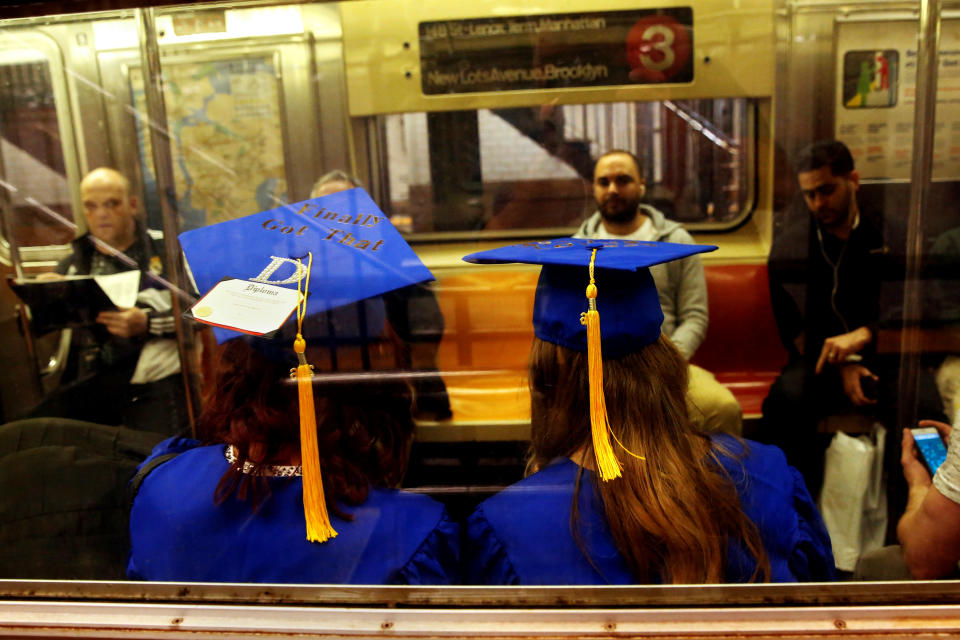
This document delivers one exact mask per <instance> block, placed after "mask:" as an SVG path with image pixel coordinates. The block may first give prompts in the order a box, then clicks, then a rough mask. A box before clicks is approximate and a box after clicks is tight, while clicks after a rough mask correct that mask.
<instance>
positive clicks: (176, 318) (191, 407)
mask: <svg viewBox="0 0 960 640" xmlns="http://www.w3.org/2000/svg"><path fill="white" fill-rule="evenodd" d="M137 18H138V20H137V30H138V32H139V36H140V37H139V40H140V67H141V69H142V71H143V89H144V96H145V98H146V104H147V122H148V125H149V134H150V147H151V149H152V151H153V166H154V172H155V174H156V178H157V190H158V192H159V194H160V208H161V212H162V214H163V215H162V217H163V242H164V248H165V250H166V264H165V270H166V273H167V278H168V279H169V280H170V282H171V283H173V285H174V288H173V290H172V291H171V296H170V297H171V301H172V304H173V322H174V327H175V328H176V332H177V347H178V350H179V353H180V371H181V374H182V375H183V383H184V386H185V387H186V394H185V395H186V403H187V415H188V417H189V419H190V430H191V432H192V433H193V434H194V435H196V418H195V412H196V407H197V406H198V405H197V402H196V392H197V389H196V385H194V384H193V378H194V373H193V366H192V362H193V359H192V357H191V355H192V354H193V351H194V349H193V346H194V340H193V332H192V331H191V330H190V328H189V327H186V326H184V322H183V315H182V309H181V296H182V295H184V294H183V290H184V286H185V283H186V282H187V279H186V277H185V272H184V269H183V263H182V261H181V259H180V243H179V242H178V241H177V235H178V234H179V233H180V216H179V211H178V210H177V197H176V189H175V186H174V180H173V161H172V159H171V153H170V132H169V130H168V128H167V108H166V104H165V103H164V100H163V76H162V75H161V68H160V47H159V45H158V44H157V32H156V24H155V14H154V9H152V8H147V9H137Z"/></svg>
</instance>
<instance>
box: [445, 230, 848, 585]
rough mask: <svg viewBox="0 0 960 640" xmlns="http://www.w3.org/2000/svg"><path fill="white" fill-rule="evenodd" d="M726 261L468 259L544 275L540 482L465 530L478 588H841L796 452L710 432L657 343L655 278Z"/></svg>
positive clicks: (560, 248) (580, 246) (673, 358)
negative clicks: (791, 461)
mask: <svg viewBox="0 0 960 640" xmlns="http://www.w3.org/2000/svg"><path fill="white" fill-rule="evenodd" d="M715 248H716V247H707V246H698V245H686V244H683V245H673V244H669V243H662V242H656V243H646V242H637V241H622V240H603V241H597V240H577V239H574V240H571V239H567V238H565V239H561V240H552V241H542V242H527V243H523V244H520V245H513V246H510V247H502V248H500V249H494V250H491V251H485V252H480V253H475V254H472V255H470V256H467V257H465V258H464V259H465V260H466V261H468V262H474V263H481V264H484V263H493V264H499V263H528V264H540V265H543V268H542V270H541V274H540V280H539V283H538V286H537V291H536V298H535V303H534V312H533V322H534V333H535V335H536V337H537V339H538V340H537V341H535V345H534V350H533V354H532V364H531V374H530V375H531V401H532V406H533V420H532V459H531V466H532V469H533V470H534V471H536V472H535V473H533V474H532V475H529V476H528V477H527V478H525V479H524V480H522V481H520V482H518V483H516V484H514V485H512V486H510V487H508V488H507V489H505V490H504V491H502V492H500V493H499V494H497V495H495V496H493V497H492V498H490V499H488V500H486V501H485V502H483V503H482V504H481V505H480V506H479V507H478V508H477V509H476V511H475V512H474V513H473V515H471V516H470V518H469V519H468V521H467V524H466V527H467V529H466V535H465V541H466V542H465V544H466V546H465V548H464V550H463V555H464V567H465V569H464V571H465V576H464V580H465V582H466V583H468V584H521V585H582V584H585V585H604V584H630V583H638V582H640V583H644V582H646V583H658V582H747V581H751V580H765V579H769V580H771V581H777V582H789V581H798V580H806V581H810V580H813V581H819V580H831V579H832V578H833V573H834V572H833V557H832V553H831V546H830V539H829V537H828V535H827V531H826V529H825V527H824V525H823V521H822V520H821V518H820V515H819V513H818V512H817V509H816V507H815V505H814V503H813V500H812V499H811V497H810V495H809V493H808V492H807V490H806V488H805V485H804V483H803V480H802V478H801V477H800V475H799V474H798V473H797V471H796V470H795V469H793V468H791V467H789V466H788V465H787V463H786V460H785V457H784V455H783V453H782V452H781V451H780V450H779V449H777V448H775V447H770V446H765V445H761V444H758V443H754V442H749V441H745V440H741V439H738V438H733V437H731V436H728V435H722V434H721V435H714V436H712V437H710V436H706V435H704V434H700V433H697V432H696V430H695V429H694V428H693V427H692V426H690V425H689V418H688V417H687V416H686V409H685V405H684V404H683V393H684V391H685V389H684V388H679V389H677V388H671V387H683V386H684V385H685V381H686V377H685V374H684V373H683V372H684V363H683V358H682V357H680V356H679V352H677V351H676V349H675V347H673V345H672V344H670V343H669V339H667V338H661V336H660V325H661V322H662V312H661V310H660V306H659V301H658V298H657V292H656V288H655V286H654V284H653V280H652V278H651V276H650V273H649V270H648V269H647V267H648V266H650V265H652V264H658V263H661V262H666V261H668V260H672V259H677V258H682V257H686V256H688V255H691V254H692V253H696V252H702V251H708V250H712V249H715ZM588 282H589V283H590V284H589V286H588ZM553 345H556V347H554V346H553ZM580 354H583V357H581V355H580ZM664 361H666V362H667V363H668V365H662V364H659V365H658V364H648V363H654V362H664ZM576 366H580V367H582V368H583V369H589V371H586V370H582V371H575V370H572V367H576ZM631 367H632V368H631ZM588 374H589V375H588ZM610 374H613V375H612V376H611V375H610ZM613 376H618V377H620V378H630V379H631V383H630V384H623V380H619V381H614V380H611V377H613ZM571 381H573V382H571ZM631 385H633V386H631ZM588 386H589V388H587V387H588ZM604 392H605V393H604ZM626 392H629V393H630V394H634V393H635V394H636V395H638V396H640V395H642V394H646V395H647V397H648V400H647V401H646V404H645V405H643V404H635V403H632V402H633V401H632V400H631V399H627V398H626V395H628V394H627V393H626ZM587 396H589V399H588V398H587ZM620 405H623V406H625V407H629V409H623V407H621V406H620ZM638 406H642V407H643V408H644V411H638V412H637V413H638V414H642V415H634V414H631V413H630V411H631V410H632V409H633V408H635V407H638ZM588 414H589V415H588ZM671 422H675V423H676V424H671ZM571 434H572V435H571ZM617 483H621V484H617ZM651 514H652V515H651ZM612 519H616V522H614V521H613V520H612ZM637 523H642V524H641V525H638V524H637ZM700 533H702V536H699V538H700V539H698V534H700ZM618 540H619V541H618ZM698 545H699V546H698ZM625 549H626V550H628V551H629V553H625V551H624V550H625ZM705 550H706V551H705ZM628 556H629V557H628ZM704 558H712V560H704Z"/></svg>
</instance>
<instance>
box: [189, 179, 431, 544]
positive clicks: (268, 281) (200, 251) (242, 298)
mask: <svg viewBox="0 0 960 640" xmlns="http://www.w3.org/2000/svg"><path fill="white" fill-rule="evenodd" d="M180 246H181V247H182V249H183V253H184V257H185V258H186V261H187V266H188V268H189V271H190V274H191V276H192V278H193V280H194V284H195V285H196V287H197V290H198V291H199V292H200V293H201V294H203V296H202V297H201V299H200V301H199V302H197V303H196V304H195V305H194V306H193V307H192V308H191V312H192V314H193V316H194V318H195V319H196V320H198V321H199V322H204V323H206V324H210V325H213V326H214V327H215V329H214V332H215V333H216V336H217V341H218V342H220V343H222V342H225V341H227V340H230V339H231V338H236V337H238V336H240V335H243V334H249V335H254V336H264V337H268V338H269V337H271V336H272V335H273V333H274V332H275V331H276V330H277V329H279V328H281V327H284V325H286V327H288V328H289V327H291V325H293V323H292V322H289V323H288V322H287V321H288V319H289V318H291V317H292V316H294V312H296V323H295V330H291V331H284V332H283V334H284V335H286V334H288V333H289V334H291V337H290V338H289V342H288V343H287V344H289V346H290V347H292V350H293V352H295V353H296V354H297V360H298V365H297V367H296V368H295V370H292V371H291V375H294V376H295V377H296V380H297V386H298V389H299V402H300V447H301V461H302V470H303V500H304V514H305V516H306V523H307V539H308V540H311V541H316V542H323V541H325V540H327V539H329V538H331V537H333V536H336V535H337V534H336V531H334V530H333V528H332V526H331V525H330V519H329V516H328V514H327V510H326V503H325V501H324V497H323V484H322V482H321V480H320V464H319V459H318V452H317V433H316V431H317V429H316V421H315V414H314V406H313V384H312V367H311V366H310V365H309V364H308V363H307V360H306V355H305V353H306V340H307V339H309V338H310V335H307V336H304V335H303V333H302V332H303V327H304V321H305V320H307V319H309V318H310V317H312V316H317V315H318V314H322V313H328V312H334V311H336V310H337V309H341V308H342V307H344V305H349V304H351V303H355V302H360V301H365V300H367V299H369V298H371V297H373V296H379V295H381V294H384V293H387V292H389V291H393V290H394V289H399V288H402V287H406V286H409V285H413V284H417V283H420V282H424V281H427V280H432V279H433V274H431V273H430V271H429V270H428V269H427V268H426V267H425V266H424V265H423V263H422V262H421V261H420V259H419V258H418V257H417V255H416V254H415V253H414V251H413V250H412V249H411V248H410V246H409V245H408V244H407V243H406V241H405V240H404V239H403V237H401V235H400V233H399V232H398V231H397V230H396V229H395V228H394V226H393V225H392V224H391V223H390V221H389V220H388V219H387V216H386V215H384V213H383V212H382V211H380V209H379V208H378V207H377V205H376V204H375V203H374V202H373V200H372V199H371V198H370V196H369V195H367V193H366V192H365V191H364V190H363V189H360V188H356V189H350V190H348V191H342V192H339V193H335V194H331V195H328V196H324V197H322V198H314V199H312V200H305V201H304V202H298V203H296V204H290V205H284V206H281V207H277V208H276V209H271V210H269V211H264V212H261V213H256V214H253V215H249V216H245V217H243V218H237V219H236V220H229V221H227V222H221V223H218V224H214V225H210V226H208V227H203V228H201V229H194V230H192V231H187V232H185V233H182V234H180ZM383 317H384V316H380V318H379V326H371V327H368V328H366V332H367V334H368V335H376V334H379V333H380V331H381V329H382V326H383V321H382V320H383ZM372 324H373V325H376V324H377V323H376V322H373V323H372ZM293 333H295V335H296V338H295V339H293V338H292V334H293ZM278 339H279V338H274V339H273V340H271V341H270V343H275V342H276V341H277V340H278Z"/></svg>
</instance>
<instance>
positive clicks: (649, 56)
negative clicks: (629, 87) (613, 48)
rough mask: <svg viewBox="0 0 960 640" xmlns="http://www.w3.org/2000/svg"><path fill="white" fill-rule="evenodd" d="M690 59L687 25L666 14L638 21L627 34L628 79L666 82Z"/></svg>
mask: <svg viewBox="0 0 960 640" xmlns="http://www.w3.org/2000/svg"><path fill="white" fill-rule="evenodd" d="M689 60H690V35H689V34H688V33H687V28H686V27H685V26H684V25H682V24H680V23H679V22H677V21H676V20H675V19H674V18H672V17H670V16H649V17H646V18H643V19H642V20H638V21H637V23H636V24H635V25H633V28H632V29H630V33H628V34H627V62H628V63H629V64H630V79H631V80H634V81H636V82H667V81H669V80H670V78H672V77H673V76H674V75H676V74H677V72H678V71H680V70H681V69H683V68H684V66H685V65H686V64H687V62H688V61H689Z"/></svg>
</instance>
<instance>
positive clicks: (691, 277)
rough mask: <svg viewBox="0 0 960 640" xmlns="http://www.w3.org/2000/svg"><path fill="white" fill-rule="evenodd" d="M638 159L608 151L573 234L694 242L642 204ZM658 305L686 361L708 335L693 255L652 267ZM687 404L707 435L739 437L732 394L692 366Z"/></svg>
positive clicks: (699, 266)
mask: <svg viewBox="0 0 960 640" xmlns="http://www.w3.org/2000/svg"><path fill="white" fill-rule="evenodd" d="M641 174H642V172H641V170H640V161H639V160H638V159H637V157H636V156H634V155H633V154H632V153H630V152H628V151H622V150H619V149H617V150H613V151H608V152H607V153H605V154H604V155H602V156H600V158H599V159H598V160H597V164H596V165H595V166H594V170H593V195H594V198H595V199H596V201H597V211H595V212H594V214H593V215H592V216H590V217H589V218H588V219H587V220H586V221H585V222H584V223H583V224H582V225H580V228H579V229H578V230H577V233H576V234H575V237H577V238H618V239H627V240H642V241H648V242H649V241H661V242H678V243H693V238H691V237H690V234H689V233H687V232H686V231H685V230H684V229H683V227H681V226H680V225H679V224H678V223H676V222H673V221H672V220H667V219H666V218H665V217H664V215H663V214H662V213H661V212H660V211H658V210H656V209H654V208H653V207H651V206H649V205H646V204H640V200H641V199H642V198H643V194H644V193H645V191H646V185H645V183H644V179H643V178H642V176H641ZM650 272H651V273H652V274H653V279H654V282H655V283H656V285H657V292H658V293H659V294H660V306H661V307H662V308H663V325H661V330H662V331H663V333H664V334H665V335H667V336H669V337H670V339H671V340H672V341H673V343H674V344H675V345H676V347H677V349H679V350H680V353H682V354H683V356H684V357H685V358H686V359H687V360H689V359H690V358H691V357H693V354H694V352H695V351H696V350H697V347H699V346H700V343H701V342H703V338H704V336H705V335H706V333H707V323H708V321H709V315H708V312H707V282H706V279H705V277H704V275H703V263H702V262H701V261H700V256H699V255H695V256H691V257H689V258H686V259H684V260H675V261H673V262H670V263H668V264H660V265H655V266H653V267H650ZM689 374H690V389H689V391H688V392H687V404H688V406H689V408H690V416H691V418H692V419H693V421H694V423H695V424H697V425H698V426H699V427H700V428H701V429H703V430H704V431H708V432H713V431H723V432H726V433H731V434H735V435H740V434H741V433H742V431H743V414H742V411H741V409H740V404H739V403H738V402H737V400H736V398H734V397H733V394H732V393H730V391H729V390H728V389H727V388H726V387H724V386H723V385H721V384H720V383H719V382H717V380H716V378H714V376H713V374H711V373H710V372H709V371H706V370H705V369H702V368H700V367H698V366H696V365H690V372H689Z"/></svg>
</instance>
